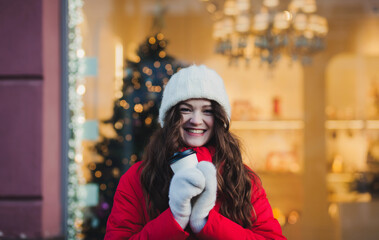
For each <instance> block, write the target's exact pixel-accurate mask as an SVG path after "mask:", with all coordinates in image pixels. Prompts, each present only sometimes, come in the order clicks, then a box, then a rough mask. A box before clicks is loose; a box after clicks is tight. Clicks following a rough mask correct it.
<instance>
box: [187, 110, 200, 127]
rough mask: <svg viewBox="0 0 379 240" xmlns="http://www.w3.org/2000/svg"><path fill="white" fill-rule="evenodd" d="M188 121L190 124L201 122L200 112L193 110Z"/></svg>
mask: <svg viewBox="0 0 379 240" xmlns="http://www.w3.org/2000/svg"><path fill="white" fill-rule="evenodd" d="M190 122H191V123H192V124H195V125H198V124H201V122H202V117H201V114H200V113H198V112H193V113H192V116H191V119H190Z"/></svg>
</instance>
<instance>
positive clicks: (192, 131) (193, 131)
mask: <svg viewBox="0 0 379 240" xmlns="http://www.w3.org/2000/svg"><path fill="white" fill-rule="evenodd" d="M188 132H191V133H203V132H205V130H197V129H188Z"/></svg>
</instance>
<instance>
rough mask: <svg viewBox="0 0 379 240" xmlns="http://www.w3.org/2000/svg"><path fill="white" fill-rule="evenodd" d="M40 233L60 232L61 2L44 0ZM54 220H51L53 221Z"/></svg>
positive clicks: (47, 234) (47, 235)
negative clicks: (41, 206) (41, 205)
mask: <svg viewBox="0 0 379 240" xmlns="http://www.w3.org/2000/svg"><path fill="white" fill-rule="evenodd" d="M42 2H43V9H42V12H43V22H42V27H43V34H42V36H43V61H42V63H43V83H44V84H43V95H42V96H43V106H42V109H43V110H42V113H43V114H42V123H43V124H42V146H43V148H42V161H43V164H42V173H43V174H42V194H43V208H42V233H43V236H44V237H52V236H56V235H58V234H59V233H60V230H61V221H60V220H61V210H62V208H61V205H60V201H61V194H60V193H61V185H60V183H61V182H60V181H61V169H60V166H61V163H60V157H61V137H60V135H61V134H60V132H61V125H60V124H61V82H60V80H61V79H60V76H61V71H60V70H61V69H60V1H59V0H43V1H42ZM52 219H53V221H52Z"/></svg>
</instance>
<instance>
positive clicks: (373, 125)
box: [325, 120, 379, 130]
mask: <svg viewBox="0 0 379 240" xmlns="http://www.w3.org/2000/svg"><path fill="white" fill-rule="evenodd" d="M325 128H326V129H328V130H339V129H341V130H343V129H352V130H363V129H373V130H379V120H328V121H326V122H325Z"/></svg>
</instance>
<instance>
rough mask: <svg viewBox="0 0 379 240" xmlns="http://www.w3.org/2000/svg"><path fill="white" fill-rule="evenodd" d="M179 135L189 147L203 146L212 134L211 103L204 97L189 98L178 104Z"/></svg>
mask: <svg viewBox="0 0 379 240" xmlns="http://www.w3.org/2000/svg"><path fill="white" fill-rule="evenodd" d="M179 110H180V114H181V116H182V119H181V126H180V136H181V137H182V139H183V141H184V143H185V144H186V145H187V146H190V147H201V146H204V145H205V144H206V143H207V142H208V141H209V140H210V139H211V137H212V135H213V124H214V116H213V109H212V104H211V102H210V101H209V100H206V99H189V100H187V101H185V102H183V103H181V104H180V105H179Z"/></svg>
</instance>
